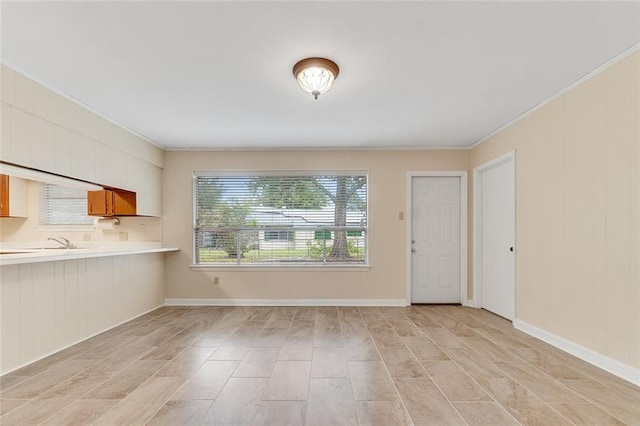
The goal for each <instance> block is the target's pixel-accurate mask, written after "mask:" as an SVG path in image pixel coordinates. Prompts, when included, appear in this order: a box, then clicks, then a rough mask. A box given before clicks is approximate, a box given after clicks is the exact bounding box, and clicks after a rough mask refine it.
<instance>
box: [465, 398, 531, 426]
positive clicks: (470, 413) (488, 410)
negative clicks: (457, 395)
mask: <svg viewBox="0 0 640 426" xmlns="http://www.w3.org/2000/svg"><path fill="white" fill-rule="evenodd" d="M453 406H454V407H455V408H456V410H458V413H460V415H461V416H462V418H463V419H464V420H465V421H466V422H467V424H469V425H474V426H475V425H519V424H520V423H518V422H517V421H516V419H514V418H513V417H512V416H511V415H510V414H509V413H507V411H506V410H505V409H504V408H502V407H501V406H500V404H497V403H495V402H479V401H475V402H454V403H453Z"/></svg>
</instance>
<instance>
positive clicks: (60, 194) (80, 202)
mask: <svg viewBox="0 0 640 426" xmlns="http://www.w3.org/2000/svg"><path fill="white" fill-rule="evenodd" d="M42 192H43V198H44V209H43V214H42V224H43V225H91V224H93V218H92V217H89V216H87V191H83V190H81V189H73V188H66V187H64V186H58V185H51V184H48V183H45V184H42Z"/></svg>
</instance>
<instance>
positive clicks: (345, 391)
mask: <svg viewBox="0 0 640 426" xmlns="http://www.w3.org/2000/svg"><path fill="white" fill-rule="evenodd" d="M312 399H328V400H345V399H346V400H353V387H352V386H351V379H350V378H348V377H343V378H311V380H310V381H309V400H312Z"/></svg>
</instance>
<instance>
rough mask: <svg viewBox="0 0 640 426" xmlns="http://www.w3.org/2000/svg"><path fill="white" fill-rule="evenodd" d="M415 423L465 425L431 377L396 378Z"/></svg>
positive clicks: (399, 390) (401, 394)
mask: <svg viewBox="0 0 640 426" xmlns="http://www.w3.org/2000/svg"><path fill="white" fill-rule="evenodd" d="M395 383H396V386H397V388H398V392H399V393H400V396H401V397H402V400H403V401H404V404H405V406H406V407H407V410H408V411H409V415H410V416H411V419H412V420H413V423H414V424H415V425H432V424H442V425H458V424H459V425H464V424H465V422H464V420H463V419H462V417H460V415H459V414H458V412H457V411H456V410H455V409H454V408H453V406H452V405H451V403H449V401H448V400H447V398H445V396H444V395H443V394H442V392H440V390H439V389H438V388H437V387H436V385H435V383H433V381H432V380H431V379H395Z"/></svg>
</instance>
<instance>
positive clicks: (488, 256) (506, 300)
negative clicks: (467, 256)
mask: <svg viewBox="0 0 640 426" xmlns="http://www.w3.org/2000/svg"><path fill="white" fill-rule="evenodd" d="M481 167H482V166H481ZM476 176H477V177H478V178H479V179H478V180H479V181H478V184H479V186H480V193H479V195H480V200H479V201H480V203H479V209H480V211H479V215H480V216H479V219H480V220H479V223H478V225H479V227H480V229H479V232H480V234H479V237H480V247H479V249H480V253H478V255H479V256H480V280H481V287H482V288H481V306H482V307H483V308H485V309H487V310H489V311H491V312H494V313H496V314H498V315H500V316H502V317H505V318H508V319H510V320H513V319H514V318H515V252H514V244H515V167H514V158H513V157H512V156H511V157H508V158H507V160H506V161H502V162H499V163H498V164H496V165H494V166H491V167H488V168H486V169H481V170H480V172H479V174H477V175H476Z"/></svg>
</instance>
